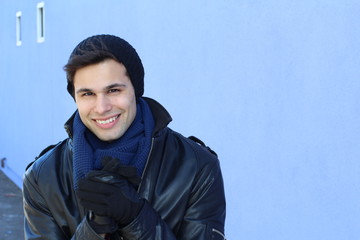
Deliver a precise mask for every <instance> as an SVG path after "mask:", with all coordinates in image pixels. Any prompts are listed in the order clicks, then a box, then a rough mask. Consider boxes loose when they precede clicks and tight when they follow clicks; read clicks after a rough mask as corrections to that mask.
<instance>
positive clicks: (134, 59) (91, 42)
mask: <svg viewBox="0 0 360 240" xmlns="http://www.w3.org/2000/svg"><path fill="white" fill-rule="evenodd" d="M107 59H113V60H115V61H117V62H120V63H122V64H124V66H125V68H126V71H127V74H128V75H129V77H130V80H131V83H132V85H133V87H134V90H135V95H136V97H141V96H142V95H143V93H144V68H143V65H142V62H141V59H140V57H139V56H138V54H137V52H136V50H135V49H134V48H133V47H132V46H131V45H130V44H129V43H128V42H126V41H125V40H124V39H121V38H119V37H117V36H113V35H95V36H92V37H89V38H87V39H85V40H83V41H82V42H80V43H79V44H78V45H77V46H76V47H75V49H74V50H73V52H72V53H71V55H70V58H69V60H68V63H67V64H66V65H65V66H64V70H65V72H66V78H67V90H68V92H69V93H70V95H71V96H72V97H73V98H74V99H75V89H74V76H75V73H76V71H77V70H79V69H80V68H83V67H86V66H88V65H91V64H97V63H100V62H102V61H105V60H107Z"/></svg>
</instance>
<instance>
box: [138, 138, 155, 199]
mask: <svg viewBox="0 0 360 240" xmlns="http://www.w3.org/2000/svg"><path fill="white" fill-rule="evenodd" d="M154 139H155V138H151V146H150V151H149V154H148V157H147V160H146V164H145V168H144V171H143V173H142V175H141V179H143V177H144V174H145V171H146V169H147V166H148V164H149V159H150V155H151V152H152V150H153V146H154ZM141 185H142V180H141V182H140V184H139V187H138V189H137V192H138V193H140V188H141Z"/></svg>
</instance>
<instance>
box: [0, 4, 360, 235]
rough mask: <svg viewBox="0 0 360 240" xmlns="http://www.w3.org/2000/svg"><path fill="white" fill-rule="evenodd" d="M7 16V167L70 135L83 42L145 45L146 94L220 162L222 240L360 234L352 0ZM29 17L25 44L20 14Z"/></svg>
mask: <svg viewBox="0 0 360 240" xmlns="http://www.w3.org/2000/svg"><path fill="white" fill-rule="evenodd" d="M37 3H38V2H37V1H34V0H26V1H25V0H22V1H20V0H18V1H11V0H7V1H2V2H1V4H0V5H1V8H0V21H1V30H0V31H1V38H0V48H1V55H0V61H1V62H0V84H1V88H0V98H1V102H0V109H1V110H2V117H1V118H0V126H1V127H0V133H1V138H0V158H3V157H6V159H7V161H6V167H5V168H3V169H2V170H3V171H4V172H6V173H7V174H8V175H9V176H11V177H12V179H13V180H14V181H15V182H18V183H19V185H20V184H21V176H22V174H23V172H24V168H25V166H26V165H27V164H28V163H29V162H30V161H32V160H33V158H34V157H35V156H36V155H37V154H38V153H39V152H40V151H41V150H42V149H43V148H44V147H45V146H47V145H48V144H51V143H56V142H58V141H60V140H61V139H63V138H65V137H66V134H65V132H64V131H63V127H62V126H63V123H64V122H65V121H66V120H67V118H68V117H69V115H70V114H71V113H72V112H73V111H74V110H75V105H74V103H73V102H72V100H71V98H70V96H69V95H68V94H67V93H66V90H65V89H66V84H65V75H64V73H63V71H62V67H63V65H64V64H65V63H66V61H67V58H68V56H69V54H70V52H71V50H72V49H73V47H74V46H75V45H76V44H77V43H78V42H79V41H81V40H82V39H84V38H85V37H87V36H89V35H93V34H98V33H112V34H116V35H120V36H122V37H124V38H125V39H127V40H128V41H129V42H130V43H132V44H133V45H134V46H135V48H136V49H137V50H138V52H139V54H140V56H141V58H142V60H143V63H144V65H145V71H146V86H145V95H146V96H150V97H154V98H156V99H158V100H159V101H160V102H161V103H163V104H164V106H166V107H167V108H168V110H169V111H170V112H171V114H172V115H173V118H174V121H173V123H172V124H171V127H172V128H174V129H176V130H178V131H180V132H182V133H183V134H184V135H186V136H187V135H196V136H198V137H200V138H201V139H203V140H204V141H205V142H206V143H207V144H209V145H210V146H211V147H212V148H213V149H215V150H216V151H217V152H218V154H219V156H220V159H221V166H222V171H223V175H224V180H225V187H226V196H227V212H228V215H227V225H226V232H227V237H228V239H247V240H259V239H276V240H280V239H284V240H285V239H286V240H287V239H295V240H296V239H299V240H300V239H316V240H317V239H327V240H330V239H334V240H335V239H336V240H338V239H343V240H344V239H351V240H353V239H357V238H358V236H359V235H360V226H359V217H360V201H359V198H360V161H359V159H360V137H359V135H360V114H359V112H360V95H359V92H360V80H359V76H360V67H359V65H360V44H359V42H360V25H359V24H358V23H359V21H360V15H359V12H360V3H359V2H358V1H356V0H353V1H351V0H342V1H336V0H330V1H329V0H318V1H312V0H302V1H300V0H295V1H285V0H269V1H261V0H259V1H254V0H251V1H250V0H248V1H245V0H226V1H212V0H207V1H205V0H199V1H190V0H189V1H165V0H162V1H161V0H158V1H115V0H108V1H91V0H90V1H70V0H64V1H50V0H49V1H45V24H46V25H45V31H46V32H45V42H43V43H37V42H36V4H37ZM16 11H22V14H23V15H22V19H23V26H22V30H23V32H22V35H23V44H22V46H16V45H15V13H16Z"/></svg>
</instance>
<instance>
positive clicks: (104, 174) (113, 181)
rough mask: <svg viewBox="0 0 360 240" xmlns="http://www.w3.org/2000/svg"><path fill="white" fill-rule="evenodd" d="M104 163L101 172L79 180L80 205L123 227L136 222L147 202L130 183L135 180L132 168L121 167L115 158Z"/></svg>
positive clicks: (92, 173) (91, 173)
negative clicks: (109, 218)
mask: <svg viewBox="0 0 360 240" xmlns="http://www.w3.org/2000/svg"><path fill="white" fill-rule="evenodd" d="M103 162H104V164H105V166H104V168H103V169H102V170H101V171H91V172H90V173H89V174H87V176H86V177H85V178H84V179H81V180H79V183H78V186H79V189H78V190H77V195H78V197H79V199H80V203H81V204H82V205H83V206H84V207H85V208H87V209H89V210H91V211H93V212H94V213H95V215H96V216H108V217H111V218H113V219H114V220H115V221H116V222H117V224H118V225H119V226H120V227H122V226H125V225H127V224H129V223H130V222H131V221H132V220H134V219H135V218H136V216H137V215H138V214H139V212H140V210H141V208H142V206H143V204H144V200H143V199H141V198H140V197H139V195H138V193H137V192H136V190H135V189H134V186H132V185H130V184H129V182H128V180H127V178H129V179H133V178H134V176H133V173H131V171H132V170H131V171H130V170H129V169H132V168H129V167H126V166H121V167H120V165H119V160H117V159H113V158H111V159H105V160H104V161H103ZM135 173H136V169H135ZM134 182H135V181H134ZM95 219H96V217H95Z"/></svg>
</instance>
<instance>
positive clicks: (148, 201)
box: [23, 35, 225, 240]
mask: <svg viewBox="0 0 360 240" xmlns="http://www.w3.org/2000/svg"><path fill="white" fill-rule="evenodd" d="M64 69H65V71H66V75H67V83H68V86H67V89H68V92H69V93H70V95H71V96H72V97H73V99H74V100H75V102H76V105H77V111H76V112H75V113H74V114H73V116H71V118H70V119H69V120H68V121H67V123H66V124H65V128H66V131H67V133H68V134H69V137H68V138H66V139H64V140H63V141H61V142H60V143H58V144H57V145H55V146H50V147H48V148H46V149H45V150H44V151H43V152H42V153H41V154H40V156H39V157H38V158H37V159H36V161H34V162H33V163H32V164H31V165H30V166H29V167H28V168H27V171H26V173H25V176H24V185H23V196H24V212H25V236H26V237H25V238H26V239H28V240H30V239H48V240H60V239H61V240H64V239H73V240H74V239H86V240H96V239H104V238H105V239H115V240H116V239H129V240H130V239H143V240H145V239H146V240H153V239H158V240H162V239H163V240H165V239H166V240H172V239H174V240H175V239H182V240H195V239H196V240H207V239H214V240H219V239H225V237H224V224H225V196H224V187H223V180H222V175H221V170H220V166H219V160H218V158H217V156H216V154H215V153H214V152H213V151H212V150H211V149H210V148H208V147H206V146H205V145H204V144H203V143H202V142H201V141H199V140H198V139H196V138H194V137H191V138H185V137H183V136H182V135H181V134H179V133H177V132H175V131H173V130H172V129H170V128H169V127H168V124H169V123H170V121H171V120H172V119H171V116H170V115H169V113H168V112H167V111H166V109H165V108H164V107H163V106H162V105H160V104H159V103H158V102H156V101H155V100H153V99H150V98H145V97H143V93H144V69H143V65H142V63H141V60H140V58H139V56H138V54H137V52H136V50H135V49H134V48H133V47H132V46H131V45H130V44H129V43H128V42H126V41H125V40H123V39H121V38H119V37H117V36H113V35H96V36H92V37H89V38H87V39H85V40H83V41H82V42H80V43H79V44H78V45H77V46H76V47H75V49H74V51H73V52H72V53H71V55H70V58H69V61H68V63H67V64H66V65H65V67H64Z"/></svg>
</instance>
